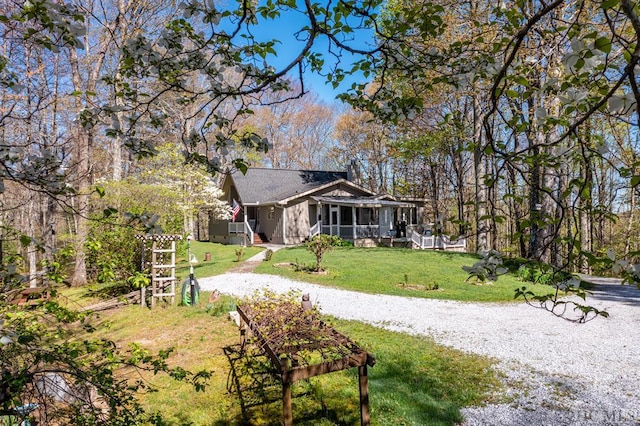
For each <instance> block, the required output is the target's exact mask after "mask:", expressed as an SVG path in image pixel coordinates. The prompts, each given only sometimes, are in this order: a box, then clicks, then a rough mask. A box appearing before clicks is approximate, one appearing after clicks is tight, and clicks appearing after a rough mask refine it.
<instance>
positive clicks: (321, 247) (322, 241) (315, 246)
mask: <svg viewBox="0 0 640 426" xmlns="http://www.w3.org/2000/svg"><path fill="white" fill-rule="evenodd" d="M342 241H343V240H342V239H341V238H340V237H338V236H336V235H327V234H319V235H316V236H314V237H313V238H312V239H311V240H309V241H307V243H306V245H305V246H306V248H307V250H308V251H309V252H310V253H311V254H313V255H314V256H315V257H316V266H315V271H316V272H320V271H322V258H323V257H324V255H325V254H326V253H328V252H330V251H331V250H333V249H334V248H335V247H337V246H339V245H340V244H341V243H342Z"/></svg>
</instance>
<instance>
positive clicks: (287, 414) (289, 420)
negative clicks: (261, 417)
mask: <svg viewBox="0 0 640 426" xmlns="http://www.w3.org/2000/svg"><path fill="white" fill-rule="evenodd" d="M280 363H281V365H282V372H283V374H282V418H283V420H284V426H293V408H292V407H291V381H290V380H289V378H288V375H287V374H284V373H285V372H286V371H287V370H289V368H290V366H291V361H290V360H289V359H288V358H287V357H281V358H280Z"/></svg>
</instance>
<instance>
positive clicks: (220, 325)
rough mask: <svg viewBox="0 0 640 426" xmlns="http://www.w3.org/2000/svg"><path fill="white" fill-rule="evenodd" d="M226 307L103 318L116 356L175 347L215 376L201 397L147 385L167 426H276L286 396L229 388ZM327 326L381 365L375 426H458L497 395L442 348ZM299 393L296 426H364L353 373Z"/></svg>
mask: <svg viewBox="0 0 640 426" xmlns="http://www.w3.org/2000/svg"><path fill="white" fill-rule="evenodd" d="M205 296H206V295H205ZM205 300H206V297H205ZM229 302H231V303H233V301H232V300H231V299H230V298H227V297H225V298H224V299H223V303H224V306H223V307H222V309H215V307H212V306H211V305H209V306H207V304H201V305H198V306H196V307H180V306H173V307H169V306H165V307H159V308H156V309H154V310H149V309H144V308H140V307H139V306H129V307H125V308H121V309H118V310H114V311H109V312H104V313H102V314H101V318H102V322H103V323H104V324H108V329H106V330H104V331H103V332H101V333H104V336H105V337H107V338H109V339H112V340H114V341H116V342H117V343H118V346H119V347H125V346H126V345H127V344H128V343H130V342H139V343H141V344H142V345H143V346H144V347H146V348H148V349H150V350H152V351H154V352H155V351H157V350H159V349H162V348H167V347H170V346H174V347H175V348H176V351H175V353H174V354H173V355H172V356H171V358H170V360H171V363H175V364H177V365H180V366H182V367H184V368H187V369H191V370H193V371H196V370H199V369H203V368H204V369H209V370H212V371H213V376H212V379H211V381H210V383H209V386H208V387H207V389H206V391H205V392H195V391H194V390H193V389H192V388H191V387H190V386H188V385H186V384H182V383H177V382H175V381H173V380H171V379H169V378H167V377H164V376H146V378H147V379H148V380H149V383H150V384H153V386H155V387H156V388H157V392H154V393H151V394H148V395H146V396H144V398H143V403H144V406H145V407H146V409H147V410H149V411H151V412H155V411H158V412H161V413H162V414H163V416H164V417H165V419H166V420H167V424H170V425H196V426H199V425H201V426H205V425H206V426H209V425H234V424H251V425H278V424H280V422H281V413H282V405H281V399H280V398H281V396H282V390H281V387H280V386H279V385H278V384H277V383H275V384H274V383H272V382H271V383H270V385H269V386H264V387H263V388H255V389H253V390H247V391H245V392H244V393H243V394H242V396H240V395H238V393H237V392H236V391H235V389H234V388H233V387H231V388H229V387H228V384H229V382H228V379H229V377H230V376H229V373H230V369H231V366H230V363H229V360H228V358H227V356H226V355H225V348H226V350H230V349H233V348H237V344H238V343H239V333H238V330H237V328H236V326H235V324H234V323H233V322H231V321H229V320H228V319H227V318H226V315H224V314H223V315H219V316H214V315H212V312H213V311H214V310H216V311H218V312H226V311H227V310H228V309H229V308H230V307H231V306H232V304H231V305H229ZM327 321H329V322H330V323H331V324H332V325H333V326H334V327H335V328H337V329H338V330H340V331H341V332H342V333H344V334H346V335H348V336H349V337H350V338H351V339H352V340H354V341H355V342H357V343H358V344H359V345H360V346H361V347H363V348H364V349H365V350H367V351H369V352H370V353H372V354H373V355H374V356H375V357H376V361H377V363H376V365H375V366H374V367H373V368H370V369H369V392H370V406H371V416H372V422H371V424H372V425H380V426H383V425H416V426H418V425H420V426H422V425H455V424H457V423H459V422H460V421H462V416H461V414H460V408H461V407H463V406H468V405H477V404H482V403H486V402H489V401H493V398H494V395H495V394H496V392H497V391H499V389H500V388H499V386H500V385H499V382H498V380H497V379H496V374H495V372H494V371H493V369H492V365H493V361H492V360H490V359H487V358H483V357H480V356H475V355H470V354H466V353H463V352H460V351H456V350H453V349H449V348H445V347H442V346H438V345H436V344H435V343H434V342H433V341H432V340H431V339H429V338H426V337H415V336H409V335H406V334H402V333H394V332H389V331H384V330H381V329H378V328H374V327H372V326H369V325H365V324H361V323H358V322H351V321H337V320H332V319H331V318H328V319H327ZM101 333H100V334H101ZM245 378H246V379H248V377H246V376H245ZM231 383H233V382H231ZM293 391H294V395H296V397H295V398H294V400H293V412H294V423H295V424H296V425H354V424H359V408H358V407H359V406H358V401H359V396H358V375H357V370H356V369H351V370H348V371H343V372H338V373H331V374H327V375H323V376H320V377H318V378H313V379H311V380H309V381H303V382H300V383H298V384H296V385H294V389H293ZM265 401H271V402H268V403H265ZM251 403H256V405H254V406H249V405H251ZM243 404H244V405H245V406H246V407H245V410H244V412H243V410H242V405H243Z"/></svg>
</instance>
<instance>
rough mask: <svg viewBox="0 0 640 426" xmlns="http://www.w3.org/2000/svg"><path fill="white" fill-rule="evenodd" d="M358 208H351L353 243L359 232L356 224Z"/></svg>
mask: <svg viewBox="0 0 640 426" xmlns="http://www.w3.org/2000/svg"><path fill="white" fill-rule="evenodd" d="M356 216H357V215H356V208H355V207H354V206H351V223H352V225H351V226H352V230H353V241H355V240H356V237H357V236H358V231H357V226H358V225H357V223H356Z"/></svg>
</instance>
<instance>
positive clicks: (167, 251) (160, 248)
mask: <svg viewBox="0 0 640 426" xmlns="http://www.w3.org/2000/svg"><path fill="white" fill-rule="evenodd" d="M136 239H138V240H141V241H142V251H141V269H142V270H143V271H146V270H148V271H149V274H150V280H151V307H152V308H153V307H154V306H155V304H156V300H157V299H164V298H165V297H168V298H169V299H170V301H171V304H172V305H173V304H174V303H175V300H176V284H177V278H176V241H179V240H182V236H181V235H163V234H144V235H136ZM146 290H147V289H146V287H142V289H141V290H140V291H141V297H140V304H141V305H142V306H145V304H146Z"/></svg>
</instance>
